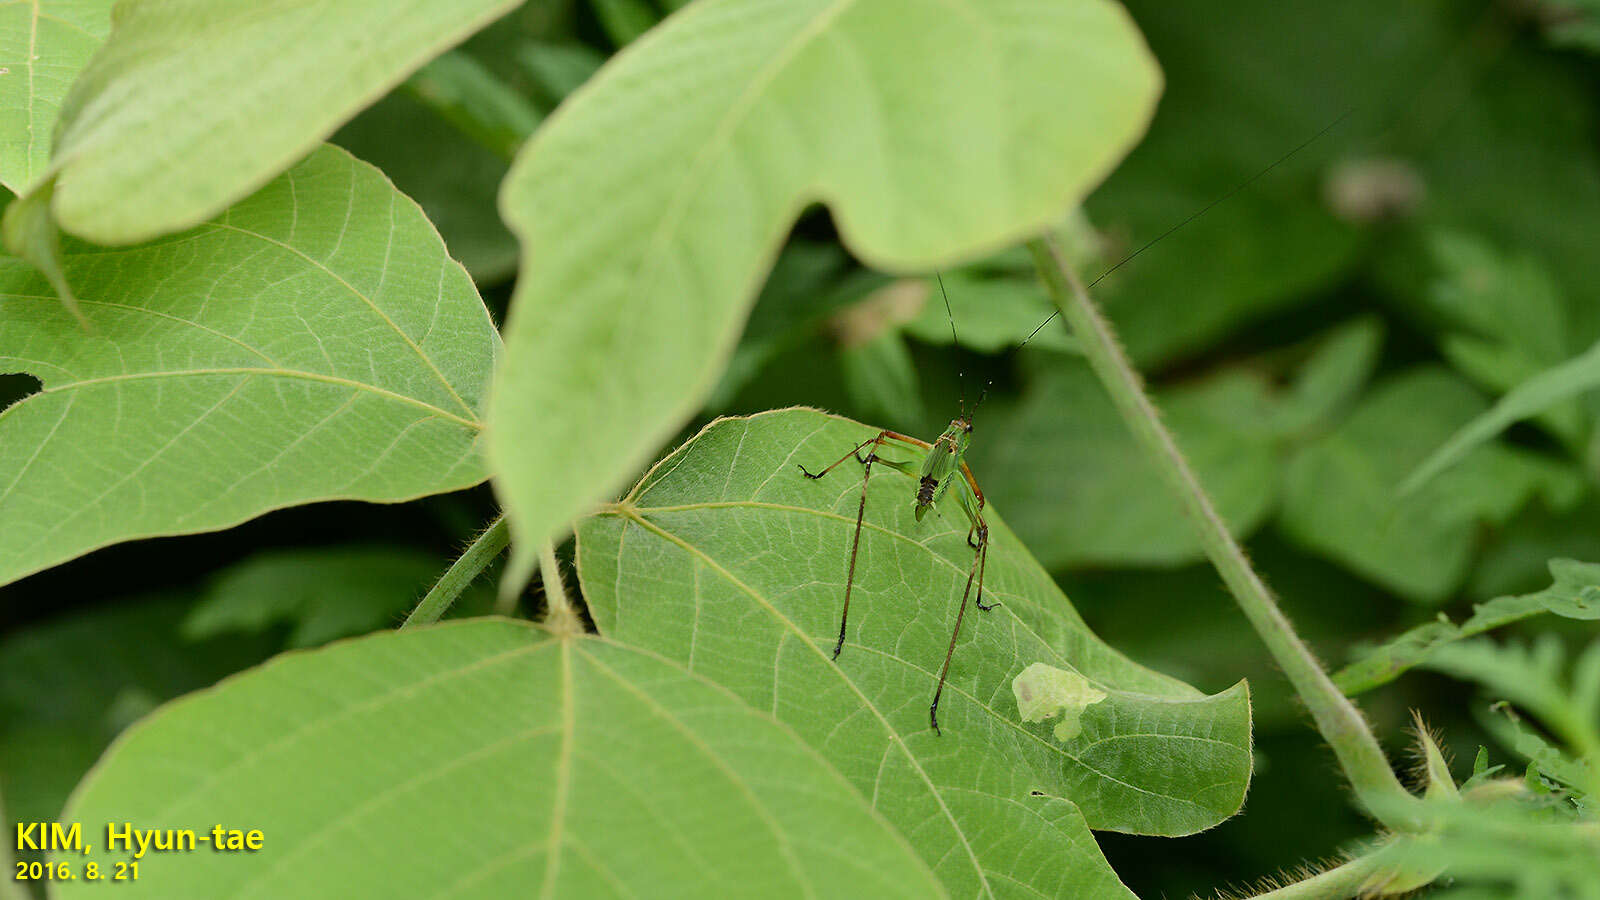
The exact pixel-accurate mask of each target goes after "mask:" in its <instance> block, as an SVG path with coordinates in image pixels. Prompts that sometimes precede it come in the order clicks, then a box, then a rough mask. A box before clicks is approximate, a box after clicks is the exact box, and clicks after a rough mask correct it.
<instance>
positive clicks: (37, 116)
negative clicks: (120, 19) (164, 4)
mask: <svg viewBox="0 0 1600 900" xmlns="http://www.w3.org/2000/svg"><path fill="white" fill-rule="evenodd" d="M113 2H114V0H28V2H20V3H5V4H0V68H3V70H4V71H3V72H0V184H3V185H5V186H6V187H8V188H10V189H11V191H12V193H17V194H20V193H22V191H23V189H24V188H26V187H28V186H29V185H31V184H32V183H33V180H34V179H35V178H36V177H38V175H39V174H40V173H41V172H43V171H44V170H45V167H46V166H47V165H49V162H50V139H51V134H52V132H53V131H54V130H55V125H56V116H57V114H58V113H59V112H60V111H61V102H62V100H64V99H65V98H66V96H67V89H68V88H69V87H70V86H71V85H72V80H73V79H74V78H77V77H78V72H79V70H81V69H82V68H83V66H84V64H85V63H87V62H88V61H89V57H90V55H92V54H93V53H94V51H95V50H96V49H98V48H99V46H100V44H101V42H102V41H104V40H105V38H106V32H108V31H110V30H111V5H112V3H113Z"/></svg>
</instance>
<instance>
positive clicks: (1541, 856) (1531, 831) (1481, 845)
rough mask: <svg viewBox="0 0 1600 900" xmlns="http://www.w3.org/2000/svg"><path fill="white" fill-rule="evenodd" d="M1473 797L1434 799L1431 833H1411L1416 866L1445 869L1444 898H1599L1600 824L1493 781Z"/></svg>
mask: <svg viewBox="0 0 1600 900" xmlns="http://www.w3.org/2000/svg"><path fill="white" fill-rule="evenodd" d="M1489 788H1490V789H1486V790H1482V791H1480V792H1478V793H1479V796H1467V797H1466V801H1467V802H1461V801H1458V800H1456V799H1454V798H1438V799H1434V800H1429V801H1426V806H1424V807H1422V808H1421V809H1422V814H1424V815H1426V816H1427V817H1428V820H1429V822H1430V824H1431V826H1432V829H1431V831H1430V833H1429V834H1427V835H1426V836H1423V837H1417V838H1411V839H1409V840H1406V841H1405V842H1404V843H1403V844H1402V845H1401V847H1402V848H1403V853H1402V854H1401V855H1399V856H1395V857H1391V859H1397V860H1403V861H1404V864H1403V867H1404V869H1405V870H1408V871H1434V870H1440V869H1442V870H1443V872H1444V875H1445V876H1446V877H1447V878H1448V879H1449V880H1450V882H1451V883H1452V884H1454V885H1455V887H1454V888H1453V889H1451V890H1447V891H1435V892H1430V893H1429V894H1428V896H1429V897H1430V898H1431V897H1439V898H1443V900H1597V898H1600V829H1597V828H1596V827H1595V825H1596V823H1595V822H1594V821H1593V820H1590V821H1578V820H1576V819H1575V817H1574V816H1573V815H1572V814H1571V812H1570V810H1568V809H1564V808H1563V806H1562V805H1561V804H1560V803H1559V802H1552V801H1550V800H1547V799H1541V798H1539V797H1536V796H1533V795H1531V794H1529V793H1528V792H1526V791H1515V792H1513V789H1510V788H1508V787H1506V786H1503V785H1502V784H1493V785H1491V786H1489Z"/></svg>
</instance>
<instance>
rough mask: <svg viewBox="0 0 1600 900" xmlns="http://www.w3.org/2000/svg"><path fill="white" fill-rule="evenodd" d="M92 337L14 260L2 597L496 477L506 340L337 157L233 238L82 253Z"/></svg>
mask: <svg viewBox="0 0 1600 900" xmlns="http://www.w3.org/2000/svg"><path fill="white" fill-rule="evenodd" d="M66 266H67V272H68V276H69V277H70V278H71V279H72V281H73V283H74V284H75V285H76V286H77V287H78V290H79V293H80V296H81V297H82V308H83V312H84V315H85V316H86V317H87V320H88V324H89V331H88V333H85V331H84V329H83V328H82V327H81V326H80V325H79V324H78V322H77V321H76V320H75V319H73V318H72V317H71V315H69V314H68V313H67V312H66V311H65V310H64V309H63V308H62V306H61V304H60V303H59V302H57V300H56V299H55V297H54V296H53V294H52V293H51V291H50V289H49V287H48V286H47V285H46V283H45V281H44V280H43V278H41V277H40V276H38V275H37V274H35V273H34V272H33V271H32V270H31V269H30V268H29V267H28V266H27V265H25V264H24V263H22V262H21V261H20V260H16V259H0V368H4V369H6V370H9V371H25V372H30V373H32V374H34V375H36V376H37V377H38V378H39V380H40V381H41V382H42V383H43V386H44V389H43V390H42V391H41V392H39V393H37V394H34V395H32V396H30V397H28V398H27V399H25V400H22V401H21V402H19V403H16V404H14V405H12V406H10V407H8V408H7V409H6V410H5V411H4V412H3V413H0V583H3V582H6V581H11V580H13V579H16V578H19V577H21V576H22V575H25V574H27V573H29V572H33V571H37V570H39V569H42V568H45V567H47V566H50V565H53V564H55V563H58V562H60V561H62V560H65V559H70V558H72V557H74V556H77V555H79V554H81V553H85V552H87V551H89V550H92V549H94V548H96V547H100V546H103V545H105V544H109V543H113V542H116V541H122V540H128V539H130V538H135V537H142V536H147V535H156V534H185V533H191V532H196V531H206V530H211V529H216V528H224V527H228V526H231V525H234V524H237V523H238V522H241V521H244V520H245V519H248V518H250V517H252V516H256V515H259V514H261V513H263V512H266V511H267V510H270V509H276V508H279V507H283V506H289V505H292V504H297V503H307V502H311V501H314V500H328V499H335V498H350V499H363V500H375V501H398V500H405V499H410V498H413V497H417V496H420V495H424V494H431V493H437V492H440V491H448V490H454V489H458V488H461V487H465V486H467V485H471V484H474V483H476V482H478V481H480V480H482V478H483V477H484V471H483V465H482V462H481V460H480V457H479V455H478V449H477V447H478V435H479V431H480V428H479V422H478V412H477V410H478V407H479V397H480V395H481V393H482V391H483V389H484V385H485V382H486V381H487V380H488V375H489V372H490V370H491V367H492V366H493V363H494V357H495V354H496V352H497V349H496V348H497V346H498V344H497V338H496V337H495V333H494V328H493V326H492V325H491V324H490V322H489V317H488V314H487V312H486V311H485V310H484V308H483V303H482V302H481V301H480V300H479V299H478V295H477V292H476V291H475V290H474V289H473V287H472V282H471V281H470V280H469V279H468V278H467V275H466V273H465V272H464V271H463V270H462V269H461V267H460V265H458V264H457V263H455V262H454V261H452V260H450V259H449V257H448V256H447V255H446V254H445V251H444V246H443V245H442V244H441V243H440V241H439V235H438V232H436V231H434V230H433V227H432V226H431V225H430V224H429V223H428V221H427V219H426V218H425V217H424V216H423V215H422V213H421V211H420V210H418V209H417V207H416V205H415V204H413V203H411V202H410V201H409V200H407V199H406V198H405V197H404V196H403V195H401V194H400V193H399V192H397V191H395V189H394V187H393V185H391V184H390V183H389V182H388V180H387V179H385V178H384V177H383V175H382V174H381V173H379V172H377V171H376V170H374V169H372V168H371V167H369V166H367V165H365V164H363V163H360V162H357V161H356V160H354V159H352V158H351V157H350V156H349V155H348V154H346V153H344V152H343V151H341V150H338V149H335V148H326V149H324V150H322V151H319V152H318V153H316V154H314V155H312V156H311V157H310V158H309V159H307V160H306V161H305V162H303V163H301V164H300V165H298V166H296V167H295V168H294V169H292V170H290V171H289V172H288V173H286V174H285V175H284V176H283V177H282V178H279V179H278V180H277V181H275V182H274V183H273V184H271V185H269V186H268V187H267V188H265V189H263V190H262V191H261V192H259V193H258V194H256V195H255V196H254V197H252V198H250V199H249V200H247V201H245V202H243V203H241V204H239V205H238V206H236V207H234V208H232V209H230V210H229V211H228V212H226V213H224V214H223V215H222V216H221V217H219V218H217V219H216V220H215V221H213V222H210V223H208V224H205V225H202V226H200V227H198V228H196V229H194V230H192V231H190V232H188V233H185V234H182V235H178V236H174V237H172V238H168V239H166V240H162V241H159V242H156V243H152V244H148V245H145V246H140V247H133V248H129V249H126V250H121V251H115V252H104V251H99V250H95V249H92V248H86V247H81V246H80V247H76V248H73V247H69V248H68V253H67V256H66Z"/></svg>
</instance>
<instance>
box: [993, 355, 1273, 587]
mask: <svg viewBox="0 0 1600 900" xmlns="http://www.w3.org/2000/svg"><path fill="white" fill-rule="evenodd" d="M1156 402H1157V404H1158V405H1159V406H1160V407H1161V409H1162V411H1163V413H1164V414H1165V418H1166V422H1167V424H1168V426H1169V427H1170V428H1171V429H1172V431H1173V434H1174V436H1175V437H1176V438H1177V441H1178V445H1179V446H1180V447H1182V448H1183V451H1184V453H1185V454H1186V455H1187V456H1188V458H1189V461H1190V464H1192V465H1193V466H1194V467H1195V470H1196V472H1198V473H1199V475H1200V481H1201V482H1202V483H1203V484H1204V485H1205V487H1206V490H1207V491H1208V492H1209V493H1210V494H1211V498H1212V500H1213V502H1215V503H1216V505H1217V509H1218V511H1219V512H1220V513H1221V514H1222V517H1223V519H1224V520H1225V521H1227V522H1228V523H1229V526H1230V528H1231V529H1232V530H1233V531H1234V532H1235V533H1236V534H1239V535H1247V534H1249V533H1251V532H1252V531H1254V530H1255V529H1256V528H1257V527H1258V526H1259V525H1260V524H1261V522H1262V521H1264V520H1265V518H1266V516H1267V514H1268V513H1269V512H1270V511H1271V509H1272V505H1273V503H1274V502H1275V501H1276V499H1277V494H1278V482H1279V477H1280V475H1279V473H1280V470H1281V467H1282V453H1281V451H1280V449H1279V447H1278V437H1277V435H1276V434H1275V432H1274V430H1273V429H1272V427H1271V422H1272V420H1273V419H1274V417H1275V410H1276V405H1275V402H1274V399H1273V397H1272V395H1271V393H1270V390H1269V388H1268V385H1267V383H1266V381H1265V380H1264V379H1262V378H1261V377H1259V376H1257V375H1255V374H1253V373H1250V372H1246V371H1242V370H1234V371H1226V372H1222V373H1219V374H1217V375H1216V376H1214V377H1212V378H1208V379H1206V380H1205V381H1202V382H1200V383H1198V384H1194V385H1185V386H1182V387H1177V388H1171V389H1167V390H1161V391H1158V392H1157V394H1156ZM972 461H973V466H974V471H976V472H977V473H978V477H979V478H980V479H981V480H982V482H983V484H984V490H985V491H986V492H988V494H989V495H990V499H991V500H993V501H994V502H995V503H996V504H997V505H998V506H1000V507H1001V508H1002V509H1006V510H1009V511H1010V514H1011V518H1012V520H1013V521H1014V522H1015V524H1016V528H1017V531H1018V533H1019V534H1021V535H1023V536H1024V538H1025V539H1026V541H1027V543H1028V545H1029V546H1030V547H1032V548H1034V550H1035V552H1036V553H1037V554H1038V556H1039V559H1040V561H1041V562H1043V563H1044V564H1045V566H1046V567H1048V568H1051V569H1059V568H1068V567H1073V566H1083V565H1162V566H1173V565H1179V564H1182V563H1185V562H1190V561H1193V560H1197V559H1200V558H1201V557H1202V551H1201V547H1200V543H1199V539H1198V538H1197V537H1196V536H1195V531H1194V526H1193V525H1192V524H1191V523H1190V522H1189V519H1188V517H1187V516H1186V515H1185V514H1184V512H1183V508H1182V506H1181V504H1180V503H1179V501H1178V500H1177V498H1176V497H1175V496H1174V495H1173V493H1172V491H1171V490H1169V489H1168V488H1167V486H1166V483H1165V482H1164V481H1162V477H1161V473H1160V471H1159V470H1158V469H1157V467H1156V466H1155V465H1154V464H1153V463H1151V462H1150V461H1149V459H1148V458H1147V457H1146V455H1145V454H1144V453H1142V452H1140V450H1139V448H1138V446H1137V444H1136V443H1135V442H1134V439H1133V436H1132V435H1131V434H1129V432H1128V428H1127V425H1126V424H1125V423H1124V422H1123V420H1122V417H1121V416H1120V415H1119V414H1118V413H1117V411H1116V409H1115V408H1114V407H1113V406H1112V405H1111V401H1110V399H1109V398H1108V397H1107V396H1106V393H1105V389H1104V388H1102V387H1101V386H1100V383H1099V382H1098V381H1097V380H1096V379H1095V377H1094V375H1093V374H1092V373H1090V372H1089V370H1088V368H1087V367H1086V366H1084V365H1082V364H1077V363H1074V364H1071V365H1068V364H1062V365H1060V366H1056V367H1053V368H1052V369H1051V370H1050V371H1048V372H1047V373H1045V374H1044V375H1043V377H1041V378H1040V379H1038V380H1037V381H1036V382H1035V383H1034V384H1033V385H1031V386H1030V387H1029V389H1028V391H1027V392H1026V393H1025V394H1024V395H1023V398H1022V401H1021V403H1020V404H1018V405H1017V406H1016V407H1015V408H1014V410H1007V409H1004V408H1001V409H996V410H993V411H991V410H987V409H986V410H984V415H983V416H981V417H980V418H979V420H978V421H977V422H976V423H975V427H974V431H973V447H972Z"/></svg>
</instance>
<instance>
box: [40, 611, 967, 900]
mask: <svg viewBox="0 0 1600 900" xmlns="http://www.w3.org/2000/svg"><path fill="white" fill-rule="evenodd" d="M418 809H426V810H428V811H429V814H428V817H427V819H426V821H420V820H418V818H417V817H416V816H415V815H414V813H415V811H416V810H418ZM67 815H68V816H69V817H70V819H71V820H72V821H82V822H84V823H89V822H126V821H132V822H137V823H151V825H150V827H156V825H155V823H160V827H162V828H192V829H194V830H195V831H196V832H197V833H200V834H204V833H206V832H208V831H210V829H211V827H212V826H213V825H214V824H215V823H218V822H221V823H226V824H228V825H229V827H249V828H256V829H259V830H260V831H261V832H262V833H263V835H264V840H265V846H264V848H263V849H262V850H261V851H260V852H256V853H231V854H230V853H213V852H199V853H154V854H151V855H147V856H146V857H145V859H144V860H143V861H142V862H141V871H140V877H139V880H138V881H136V882H135V881H128V882H125V883H121V884H119V885H118V888H119V893H122V894H126V895H127V896H129V897H146V896H148V897H162V898H206V900H216V898H240V900H242V898H264V897H330V896H339V897H383V896H406V897H440V898H443V897H447V896H448V897H451V898H474V897H483V898H500V897H511V896H543V897H704V896H741V897H769V896H770V897H802V896H811V897H841V896H852V895H853V896H885V897H889V896H893V897H908V898H910V897H934V896H942V892H941V891H940V889H939V885H938V884H937V882H935V881H934V880H933V878H932V876H931V874H930V873H929V872H928V870H927V868H926V867H925V866H923V865H922V864H921V862H920V861H919V860H917V859H916V857H915V856H914V855H913V854H912V853H911V852H910V850H909V848H907V847H906V845H905V842H904V841H903V840H901V839H900V838H899V837H898V836H897V835H895V834H894V832H893V831H892V830H890V829H889V828H887V827H886V826H885V825H884V823H883V822H882V820H881V819H880V818H878V816H877V815H876V814H875V813H874V812H873V811H872V810H871V809H870V808H868V807H867V805H866V804H865V802H863V800H862V798H861V796H860V795H859V794H858V793H856V791H855V790H854V789H853V788H852V787H851V786H850V785H849V784H848V783H846V782H845V781H844V779H842V778H840V777H839V775H838V774H837V773H836V772H834V771H832V770H831V769H830V768H829V767H828V766H827V765H825V764H824V763H823V762H822V761H821V760H819V759H818V758H817V757H816V755H815V754H814V753H813V752H811V751H810V750H809V749H808V748H806V747H805V746H804V745H803V744H802V743H801V742H800V741H798V740H797V739H796V738H795V737H794V735H793V734H792V733H790V732H789V731H788V730H787V729H784V728H783V727H782V726H780V725H778V724H776V723H774V722H772V721H771V719H770V718H768V717H767V716H766V715H764V714H763V713H761V712H759V711H756V710H752V709H750V708H749V707H748V706H746V705H745V704H743V703H742V702H740V701H739V700H738V699H737V698H735V697H733V696H732V695H730V694H729V693H728V692H727V691H725V690H723V689H721V688H719V687H717V686H715V685H713V684H710V683H709V682H707V681H706V680H705V679H703V678H699V677H697V676H695V675H692V674H691V673H689V672H687V671H685V670H684V669H683V668H682V667H681V666H679V665H676V664H674V663H671V662H668V661H666V660H662V659H660V658H659V657H655V656H653V655H651V654H648V653H642V652H639V651H637V650H633V649H630V648H627V647H624V646H620V645H617V644H615V643H612V642H610V641H606V640H603V639H597V638H575V639H571V640H566V641H563V640H557V639H552V638H550V637H548V636H547V635H545V634H544V633H543V632H542V631H540V630H539V629H538V628H536V627H534V626H530V625H528V624H527V623H516V622H509V621H505V620H483V619H480V620H474V621H472V622H464V623H455V624H449V625H441V626H435V627H431V628H420V629H416V630H408V631H403V632H390V633H386V634H381V635H375V636H371V637H367V638H362V639H358V640H355V641H348V642H344V643H340V644H335V645H332V646H330V647H327V648H324V649H321V650H316V651H309V652H301V653H294V654H287V655H284V656H281V657H278V658H277V659H275V660H273V661H272V662H270V663H268V664H267V665H265V666H262V667H260V668H257V669H254V670H251V671H249V672H247V673H245V674H243V675H240V676H237V677H234V678H231V679H228V680H227V681H224V682H223V683H222V684H220V685H218V686H217V687H215V688H212V689H210V690H207V691H203V692H200V693H198V694H194V695H191V696H189V697H187V698H185V699H183V700H180V701H178V702H176V703H173V704H169V705H168V706H165V707H163V708H162V709H161V710H160V711H158V712H157V713H155V714H154V715H152V716H151V717H149V718H148V719H146V720H144V721H143V722H141V723H140V724H139V725H137V726H135V727H134V728H133V729H131V730H130V731H128V732H127V733H126V734H124V735H123V736H122V737H121V738H119V739H118V741H117V742H116V744H114V745H113V747H112V749H111V751H110V752H109V753H108V754H107V756H106V758H105V759H103V760H102V761H101V762H100V764H99V765H98V766H96V768H95V769H94V770H93V771H91V772H90V774H89V776H88V777H87V778H86V779H85V781H84V783H83V784H82V785H81V786H80V787H79V789H78V791H77V793H76V794H75V795H74V797H73V800H72V803H71V804H70V808H69V811H68V814H67ZM102 827H103V826H102ZM85 831H86V832H87V834H86V837H85V841H86V842H87V843H90V844H91V845H92V846H93V852H92V853H90V854H88V855H86V856H83V857H77V856H76V855H74V857H73V864H74V866H75V867H76V866H82V865H84V864H86V863H88V862H91V861H93V862H98V863H99V864H100V866H101V867H102V869H106V870H109V869H110V867H111V864H112V863H113V862H114V861H115V860H117V859H125V858H127V856H128V854H126V853H120V852H119V853H108V852H106V849H105V847H104V832H103V831H100V830H99V829H97V828H91V827H90V826H89V825H87V824H85ZM95 832H98V833H95ZM446 845H447V846H448V847H449V852H448V853H435V852H418V849H417V848H418V847H419V846H431V847H440V846H446ZM844 848H848V850H845V849H844ZM207 849H208V848H206V847H204V846H202V847H201V850H202V851H205V850H207ZM55 887H56V888H57V889H58V890H57V891H56V892H55V896H56V897H58V898H61V900H72V898H76V897H88V896H99V894H100V893H101V892H102V891H103V885H100V884H95V883H93V882H86V881H83V880H78V881H73V882H66V883H58V884H57V885H55Z"/></svg>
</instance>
